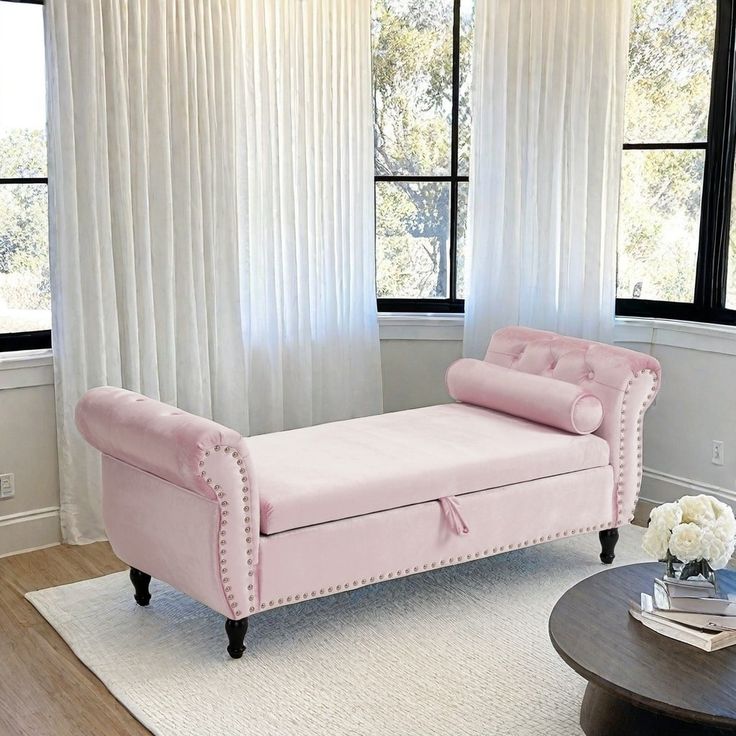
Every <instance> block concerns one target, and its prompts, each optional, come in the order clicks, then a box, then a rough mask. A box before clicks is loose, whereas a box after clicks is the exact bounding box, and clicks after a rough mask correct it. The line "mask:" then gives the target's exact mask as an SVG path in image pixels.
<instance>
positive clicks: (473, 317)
mask: <svg viewBox="0 0 736 736" xmlns="http://www.w3.org/2000/svg"><path fill="white" fill-rule="evenodd" d="M629 22H630V0H477V2H476V21H475V39H474V57H473V68H472V74H473V123H472V125H473V130H472V154H471V156H472V159H471V171H470V201H469V215H468V220H469V224H468V228H469V230H468V242H469V243H471V248H472V254H471V257H470V261H471V267H470V269H469V296H468V298H467V299H466V302H465V344H464V352H465V354H466V355H469V356H480V355H482V354H483V352H484V350H485V347H486V345H487V342H488V336H489V335H490V334H491V333H492V332H493V331H494V330H495V329H497V328H498V327H501V326H504V325H511V324H523V325H528V326H531V327H538V328H541V329H550V330H554V331H558V332H562V333H565V334H569V335H577V336H580V337H586V338H591V339H601V340H610V339H611V338H612V329H613V321H614V314H615V278H616V237H617V221H618V199H619V179H620V168H621V151H622V145H623V112H624V92H625V87H626V73H627V63H628V61H627V54H628V39H629Z"/></svg>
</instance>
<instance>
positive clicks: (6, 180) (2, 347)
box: [0, 0, 51, 353]
mask: <svg viewBox="0 0 736 736" xmlns="http://www.w3.org/2000/svg"><path fill="white" fill-rule="evenodd" d="M0 2H8V3H18V4H21V5H43V4H44V0H0ZM4 184H44V185H46V190H47V192H48V185H49V179H48V176H29V177H0V186H2V185H4ZM50 347H51V330H34V331H31V332H0V353H4V352H14V351H18V350H44V349H48V348H50Z"/></svg>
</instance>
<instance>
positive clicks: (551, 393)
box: [446, 358, 603, 434]
mask: <svg viewBox="0 0 736 736" xmlns="http://www.w3.org/2000/svg"><path fill="white" fill-rule="evenodd" d="M446 380H447V390H448V391H449V392H450V396H452V398H453V399H456V400H457V401H463V402H465V403H466V404H475V405H476V406H485V407H486V408H487V409H495V410H496V411H502V412H504V413H505V414H512V415H513V416H516V417H521V418H522V419H529V420H531V421H532V422H537V423H538V424H546V425H548V426H550V427H557V428H558V429H564V430H565V431H566V432H573V433H575V434H590V433H591V432H595V430H596V429H598V427H600V426H601V422H602V421H603V404H601V402H600V399H599V398H598V397H597V396H594V395H593V394H591V393H590V392H589V391H585V390H583V389H582V388H580V386H576V385H575V384H574V383H568V382H567V381H560V380H558V379H557V378H548V377H547V376H538V375H536V374H535V373H524V372H523V371H517V370H514V369H513V368H504V367H503V366H500V365H495V364H494V363H488V362H486V361H485V360H474V359H472V358H461V359H460V360H457V361H455V362H454V363H453V364H452V365H451V366H450V367H449V368H448V369H447V376H446Z"/></svg>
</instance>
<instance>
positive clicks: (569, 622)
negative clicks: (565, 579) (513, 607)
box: [549, 562, 736, 736]
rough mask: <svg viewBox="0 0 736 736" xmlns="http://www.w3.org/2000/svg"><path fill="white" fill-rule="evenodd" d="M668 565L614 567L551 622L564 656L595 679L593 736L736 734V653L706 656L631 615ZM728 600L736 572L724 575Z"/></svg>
mask: <svg viewBox="0 0 736 736" xmlns="http://www.w3.org/2000/svg"><path fill="white" fill-rule="evenodd" d="M662 568H663V566H662V565H660V564H658V563H656V562H652V563H645V564H641V565H626V566H622V567H613V568H610V569H608V570H604V571H603V572H600V573H598V574H597V575H593V576H592V577H590V578H588V579H587V580H583V581H582V582H580V583H578V584H577V585H576V586H574V587H573V588H570V590H568V591H567V593H565V594H564V595H563V596H562V598H560V600H559V601H558V602H557V604H556V605H555V607H554V609H553V611H552V614H551V616H550V619H549V635H550V639H551V640H552V644H553V645H554V647H555V649H556V650H557V653H558V654H559V655H560V656H561V657H562V659H564V660H565V662H567V664H569V665H570V667H572V668H573V669H574V670H575V671H576V672H577V673H578V674H579V675H581V676H582V677H584V678H585V679H586V680H587V681H588V687H587V689H586V690H585V697H584V698H583V704H582V706H581V708H580V725H581V726H582V728H583V731H584V732H585V733H586V734H587V736H644V734H646V735H647V736H649V734H660V733H662V734H667V736H705V735H706V734H707V735H708V736H716V735H719V736H720V735H721V734H736V647H730V648H726V649H721V650H720V651H717V652H704V651H702V650H700V649H697V648H696V647H692V646H690V645H688V644H682V643H681V642H679V641H675V640H673V639H668V638H666V637H664V636H661V635H660V634H657V633H655V632H654V631H651V630H650V629H648V628H646V627H645V626H644V625H643V624H641V623H640V622H639V621H635V620H634V619H633V618H631V616H630V615H629V612H628V608H629V601H637V602H638V601H639V596H640V594H641V593H642V592H646V593H650V592H651V590H652V586H653V581H654V578H655V577H659V576H661V575H662V571H663V570H662ZM718 580H719V586H720V590H721V592H722V593H723V594H725V593H734V592H736V573H734V572H731V571H728V570H721V571H719V572H718Z"/></svg>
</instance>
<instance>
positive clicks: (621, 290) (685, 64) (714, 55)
mask: <svg viewBox="0 0 736 736" xmlns="http://www.w3.org/2000/svg"><path fill="white" fill-rule="evenodd" d="M735 40H736V2H735V0H676V1H675V0H634V4H633V17H632V31H631V43H630V50H629V78H628V84H627V90H626V112H625V118H626V124H625V143H624V152H623V165H622V176H621V205H620V215H619V244H618V270H617V303H616V304H617V306H616V311H617V313H618V314H620V315H635V316H644V317H664V318H673V319H686V320H695V321H702V322H726V323H732V324H736V228H735V227H734V225H735V224H736V217H734V218H731V192H732V189H733V175H734V146H735V145H736V111H735V110H734V104H735V103H736V96H735V94H734V92H735V87H734V85H735V83H736V81H735V76H734V73H735V72H736V44H735ZM732 220H733V222H732ZM729 253H730V254H731V256H730V257H729Z"/></svg>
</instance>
